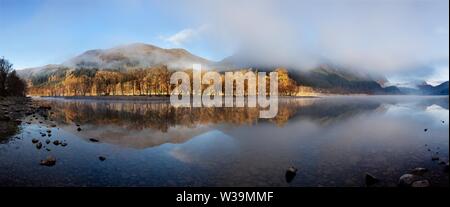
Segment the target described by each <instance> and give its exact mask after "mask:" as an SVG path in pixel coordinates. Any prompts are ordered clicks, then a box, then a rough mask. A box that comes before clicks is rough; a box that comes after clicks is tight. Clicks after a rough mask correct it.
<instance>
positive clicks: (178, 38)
mask: <svg viewBox="0 0 450 207" xmlns="http://www.w3.org/2000/svg"><path fill="white" fill-rule="evenodd" d="M205 29H206V26H201V27H199V28H196V29H192V28H188V29H183V30H181V31H179V32H177V33H175V34H173V35H171V36H168V37H164V36H162V37H161V39H162V40H164V41H166V42H169V43H170V44H172V45H174V46H182V45H183V44H185V43H187V42H190V41H192V40H193V39H195V38H197V37H198V36H199V35H200V34H201V33H202V32H203V31H204V30H205Z"/></svg>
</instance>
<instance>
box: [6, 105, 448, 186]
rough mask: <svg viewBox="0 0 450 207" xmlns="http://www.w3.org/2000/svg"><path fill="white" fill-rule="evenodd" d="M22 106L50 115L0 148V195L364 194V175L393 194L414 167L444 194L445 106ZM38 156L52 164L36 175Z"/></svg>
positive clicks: (39, 168)
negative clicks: (70, 189)
mask: <svg viewBox="0 0 450 207" xmlns="http://www.w3.org/2000/svg"><path fill="white" fill-rule="evenodd" d="M33 102H34V103H35V104H37V105H42V106H51V107H52V108H51V110H48V111H41V112H40V113H37V114H33V115H30V116H28V117H24V118H23V122H22V124H21V125H20V126H19V129H18V131H17V133H16V134H15V135H12V136H9V135H8V136H6V135H5V136H4V137H0V186H308V187H309V186H312V187H316V186H365V185H366V184H365V179H364V176H365V173H370V174H371V175H374V176H375V177H377V178H378V179H379V180H380V183H378V186H397V183H398V180H399V177H400V176H402V175H403V174H405V173H408V172H409V171H411V169H414V168H417V167H423V168H427V169H428V172H427V173H426V174H425V175H424V178H425V179H428V180H429V181H430V182H431V185H432V186H448V183H449V182H448V172H444V170H443V169H444V166H445V165H443V163H439V162H441V161H444V162H447V163H448V157H449V155H448V153H449V125H448V122H449V111H448V108H449V98H448V96H335V97H334V96H330V97H320V98H281V99H280V100H279V110H278V115H277V116H276V117H275V118H274V119H259V118H258V116H259V109H257V108H174V107H171V106H170V103H168V102H167V101H164V100H160V101H129V100H108V101H105V100H81V99H80V100H78V99H62V98H35V99H34V100H33ZM33 116H34V117H33ZM26 122H29V123H26ZM77 125H79V126H77ZM78 128H79V129H78ZM425 129H426V131H425ZM47 130H49V131H50V132H47ZM49 134H50V135H51V136H50V137H49V136H48V135H49ZM32 139H36V140H38V141H39V142H40V143H42V147H41V148H40V149H38V148H37V147H36V143H33V142H32ZM47 139H48V140H49V141H50V143H48V144H47V143H46V142H45V141H46V140H47ZM55 140H58V141H59V142H62V143H65V144H67V146H62V145H61V144H58V145H55V144H53V142H54V141H55ZM97 141H98V142H97ZM65 144H64V145H65ZM49 155H51V156H53V157H55V158H56V164H55V165H54V166H43V165H40V161H41V160H44V159H46V157H47V156H49ZM99 157H102V158H105V159H104V160H103V161H102V160H100V159H99ZM432 157H437V158H439V160H432ZM290 166H294V167H295V168H297V169H298V171H297V174H296V176H295V177H294V178H293V179H292V180H290V182H288V181H287V179H286V176H285V174H286V170H287V169H288V168H289V167H290Z"/></svg>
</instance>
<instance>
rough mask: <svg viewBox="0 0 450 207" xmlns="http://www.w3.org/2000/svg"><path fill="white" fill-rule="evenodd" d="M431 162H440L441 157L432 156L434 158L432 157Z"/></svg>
mask: <svg viewBox="0 0 450 207" xmlns="http://www.w3.org/2000/svg"><path fill="white" fill-rule="evenodd" d="M431 160H432V161H438V160H439V157H437V156H432V157H431Z"/></svg>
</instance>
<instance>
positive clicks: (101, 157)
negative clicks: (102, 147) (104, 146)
mask: <svg viewBox="0 0 450 207" xmlns="http://www.w3.org/2000/svg"><path fill="white" fill-rule="evenodd" d="M98 159H99V160H100V161H105V160H106V157H103V156H99V157H98Z"/></svg>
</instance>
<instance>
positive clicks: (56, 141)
mask: <svg viewBox="0 0 450 207" xmlns="http://www.w3.org/2000/svg"><path fill="white" fill-rule="evenodd" d="M53 144H54V145H59V144H61V143H60V142H59V141H58V140H55V141H53Z"/></svg>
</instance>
